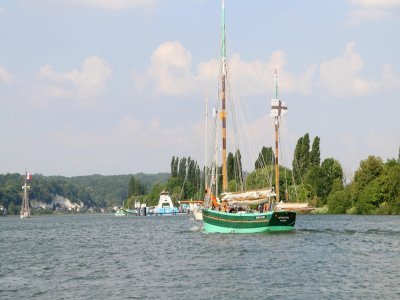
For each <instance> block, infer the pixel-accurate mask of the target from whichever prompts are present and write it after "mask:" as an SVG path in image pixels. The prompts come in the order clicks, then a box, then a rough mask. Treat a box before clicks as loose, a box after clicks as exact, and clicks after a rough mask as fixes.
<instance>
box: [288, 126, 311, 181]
mask: <svg viewBox="0 0 400 300" xmlns="http://www.w3.org/2000/svg"><path fill="white" fill-rule="evenodd" d="M292 164H293V173H294V178H295V181H296V183H297V184H299V183H300V182H301V179H302V177H303V176H304V175H305V173H306V172H307V170H308V167H309V166H310V135H309V134H308V133H306V134H305V135H304V136H303V137H301V138H299V139H298V141H297V144H296V148H295V150H294V157H293V163H292Z"/></svg>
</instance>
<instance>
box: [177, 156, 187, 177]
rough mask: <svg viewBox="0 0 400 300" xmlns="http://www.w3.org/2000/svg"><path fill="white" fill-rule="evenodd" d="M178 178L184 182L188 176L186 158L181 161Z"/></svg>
mask: <svg viewBox="0 0 400 300" xmlns="http://www.w3.org/2000/svg"><path fill="white" fill-rule="evenodd" d="M178 176H179V177H180V178H181V179H182V180H184V179H185V176H186V157H182V158H181V159H180V161H179V167H178Z"/></svg>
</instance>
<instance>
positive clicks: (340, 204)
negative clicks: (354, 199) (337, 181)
mask: <svg viewBox="0 0 400 300" xmlns="http://www.w3.org/2000/svg"><path fill="white" fill-rule="evenodd" d="M350 207H351V195H350V193H349V191H346V190H339V191H335V192H332V193H330V194H329V197H328V212H329V213H331V214H344V213H346V211H347V210H348V209H349V208H350Z"/></svg>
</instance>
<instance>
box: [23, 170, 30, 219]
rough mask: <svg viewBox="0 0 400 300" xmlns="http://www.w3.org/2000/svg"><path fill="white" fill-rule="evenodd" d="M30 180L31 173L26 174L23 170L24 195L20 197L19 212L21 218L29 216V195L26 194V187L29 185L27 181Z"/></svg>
mask: <svg viewBox="0 0 400 300" xmlns="http://www.w3.org/2000/svg"><path fill="white" fill-rule="evenodd" d="M31 180H32V174H28V173H27V172H25V184H24V186H23V187H22V189H23V190H24V197H23V199H22V205H21V212H20V218H21V219H26V218H30V217H31V210H30V209H29V196H28V189H30V188H31V187H30V186H29V185H28V182H30V181H31Z"/></svg>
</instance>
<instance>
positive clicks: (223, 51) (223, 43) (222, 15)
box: [221, 0, 226, 61]
mask: <svg viewBox="0 0 400 300" xmlns="http://www.w3.org/2000/svg"><path fill="white" fill-rule="evenodd" d="M225 40H226V38H225V1H224V0H222V12H221V58H222V60H223V61H225V59H226V46H225V43H226V41H225Z"/></svg>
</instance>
